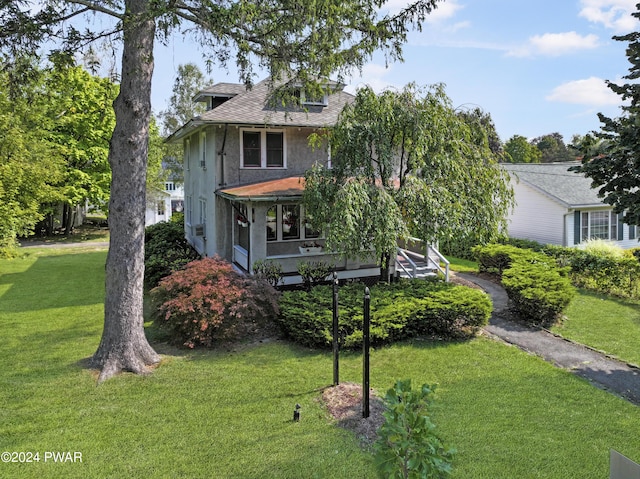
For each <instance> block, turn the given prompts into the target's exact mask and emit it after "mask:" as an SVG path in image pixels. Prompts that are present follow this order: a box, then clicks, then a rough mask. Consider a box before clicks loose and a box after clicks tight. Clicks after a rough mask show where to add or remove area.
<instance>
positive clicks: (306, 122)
mask: <svg viewBox="0 0 640 479" xmlns="http://www.w3.org/2000/svg"><path fill="white" fill-rule="evenodd" d="M329 85H331V86H333V87H335V86H339V85H338V84H336V83H334V82H330V83H329ZM271 86H272V85H271V83H270V81H269V79H266V80H262V81H261V82H260V83H257V84H256V85H254V86H253V88H252V89H251V90H246V88H245V87H244V85H235V84H232V83H218V84H215V85H212V86H211V87H208V88H207V89H206V90H204V91H203V92H201V93H199V94H198V96H196V98H201V97H202V96H203V94H208V95H215V94H219V95H220V96H229V97H231V98H229V100H227V101H225V102H224V103H222V104H221V105H219V106H217V107H216V108H213V109H212V110H208V111H206V112H204V113H202V114H201V115H200V116H198V117H196V118H193V119H192V120H190V121H189V122H188V123H187V124H186V125H184V126H183V127H181V128H180V129H179V130H178V131H176V132H174V133H173V134H172V135H171V137H170V138H169V139H168V141H172V140H176V139H179V138H181V137H183V136H184V135H185V134H186V133H188V132H190V131H192V130H193V129H195V128H198V127H200V126H202V125H205V124H231V125H254V126H271V127H274V126H275V127H278V126H279V127H282V126H289V127H310V128H323V127H330V126H333V125H334V124H335V123H336V121H337V119H338V115H339V114H340V112H341V111H342V108H343V107H344V105H345V104H347V103H350V102H352V101H353V98H354V97H353V95H351V94H349V93H346V92H344V91H342V90H341V89H340V88H338V89H336V90H334V91H333V93H331V94H330V95H329V99H328V100H329V101H328V105H327V106H323V105H306V106H305V108H304V109H302V108H290V107H288V108H285V107H282V106H278V107H274V106H272V105H270V104H269V101H268V100H269V95H270V92H271Z"/></svg>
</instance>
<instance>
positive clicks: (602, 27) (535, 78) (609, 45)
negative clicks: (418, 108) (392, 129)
mask: <svg viewBox="0 0 640 479" xmlns="http://www.w3.org/2000/svg"><path fill="white" fill-rule="evenodd" d="M636 1H637V0H535V1H531V0H527V1H523V0H445V1H444V2H440V3H439V7H438V8H437V10H436V11H435V12H434V13H433V14H432V15H431V16H430V17H429V19H428V21H427V22H426V23H425V24H424V26H423V31H422V32H412V33H411V34H410V36H409V41H408V43H407V45H406V46H405V48H404V60H405V61H404V63H393V64H391V65H389V67H388V68H385V67H384V58H382V56H379V55H376V56H375V57H374V58H373V59H372V60H371V62H370V63H369V64H368V65H366V67H365V68H364V70H363V72H362V74H361V75H360V74H359V73H358V72H355V73H354V75H353V76H352V77H351V78H349V80H348V83H349V85H348V87H347V89H348V90H349V91H355V89H356V88H357V87H358V85H363V84H368V85H370V86H372V87H373V88H374V89H376V90H377V91H381V90H382V89H384V88H389V87H392V88H393V87H395V88H401V87H403V86H404V85H406V84H407V83H410V82H415V83H417V84H419V85H430V84H434V83H444V84H445V85H446V92H447V94H448V96H449V97H450V98H451V100H452V103H453V105H454V106H455V107H459V106H468V107H475V106H479V107H480V108H482V109H483V110H484V111H485V112H488V113H490V114H491V117H492V118H493V121H494V123H495V126H496V129H497V131H498V134H499V135H500V138H501V139H502V141H507V140H508V139H509V138H511V137H512V136H513V135H516V134H517V135H522V136H525V137H527V138H534V137H537V136H541V135H545V134H549V133H554V132H558V133H560V134H562V135H563V137H564V139H565V142H566V143H569V142H570V141H571V138H572V136H573V135H574V134H580V135H584V134H586V133H588V132H590V131H592V130H598V129H599V128H600V125H601V124H600V122H599V120H598V117H597V113H598V112H602V113H604V114H605V115H607V116H614V117H615V116H618V115H619V112H620V98H619V97H618V96H617V95H615V94H614V93H613V92H611V91H610V90H609V89H608V88H607V87H606V86H605V80H611V81H614V82H621V78H622V76H623V75H625V74H627V73H628V69H629V66H630V64H629V62H628V60H627V57H626V55H625V48H626V43H625V42H620V41H614V40H612V38H611V37H612V36H613V35H620V34H626V33H629V32H631V31H636V30H639V28H638V27H640V25H639V24H638V20H636V19H635V18H634V17H632V16H631V13H632V12H634V11H635V3H636ZM403 3H406V2H402V1H400V0H391V2H389V3H388V7H389V8H391V9H394V8H400V6H401V5H402V4H403ZM188 62H193V63H196V64H197V65H198V66H199V67H200V68H201V69H202V70H203V72H204V71H206V68H205V65H204V61H203V60H202V53H201V51H199V50H198V48H197V46H196V45H193V44H189V43H187V42H185V41H184V40H183V39H182V38H181V37H180V36H179V35H176V36H174V37H173V38H172V39H171V41H170V42H169V44H168V46H166V47H161V48H158V49H157V50H156V66H155V74H154V77H155V78H154V85H153V92H152V103H153V108H154V110H155V111H156V112H158V111H160V110H162V109H164V108H166V106H167V100H168V98H169V96H170V94H171V88H172V86H173V81H174V79H175V74H176V71H177V68H178V66H179V65H180V64H184V63H188ZM232 67H233V65H230V71H229V72H226V71H224V70H219V69H218V70H216V69H214V70H213V71H212V72H211V73H210V77H211V78H212V80H213V81H215V82H219V81H230V82H237V81H238V77H237V74H236V73H235V72H234V71H233V70H232Z"/></svg>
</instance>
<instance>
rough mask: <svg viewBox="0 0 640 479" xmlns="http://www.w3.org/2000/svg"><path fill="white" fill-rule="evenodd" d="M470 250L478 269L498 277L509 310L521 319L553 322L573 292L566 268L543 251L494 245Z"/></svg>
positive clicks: (547, 324) (564, 307)
mask: <svg viewBox="0 0 640 479" xmlns="http://www.w3.org/2000/svg"><path fill="white" fill-rule="evenodd" d="M474 253H475V254H476V257H477V260H478V263H479V266H480V270H481V271H485V272H488V273H491V274H495V275H496V276H497V277H498V278H500V280H501V282H502V286H504V288H505V290H506V292H507V294H508V295H509V299H510V300H511V307H512V309H513V310H514V312H515V313H516V315H517V316H518V317H519V318H520V319H522V320H524V321H527V322H529V323H532V324H536V325H542V326H549V325H552V324H554V323H555V322H556V321H557V320H558V319H559V318H560V316H561V315H562V312H563V311H564V310H565V309H566V307H567V306H568V305H569V303H570V302H571V299H573V297H574V295H575V290H574V288H573V286H572V285H571V281H570V279H569V278H568V277H567V273H568V270H567V268H562V267H559V266H558V264H557V263H556V261H555V260H554V259H553V258H551V257H549V256H547V255H545V254H544V253H537V252H535V251H532V250H527V249H520V248H516V247H515V246H511V245H497V244H491V245H486V246H478V247H475V248H474Z"/></svg>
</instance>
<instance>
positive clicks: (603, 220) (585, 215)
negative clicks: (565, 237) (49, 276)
mask: <svg viewBox="0 0 640 479" xmlns="http://www.w3.org/2000/svg"><path fill="white" fill-rule="evenodd" d="M580 223H581V224H580V240H581V241H587V240H590V239H604V240H608V239H611V240H616V239H618V218H617V216H616V214H615V213H613V212H612V211H583V212H582V215H581V218H580Z"/></svg>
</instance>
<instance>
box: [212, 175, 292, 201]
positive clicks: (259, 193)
mask: <svg viewBox="0 0 640 479" xmlns="http://www.w3.org/2000/svg"><path fill="white" fill-rule="evenodd" d="M303 191H304V177H303V176H290V177H288V178H280V179H278V180H271V181H263V182H260V183H253V184H251V185H243V186H235V187H232V188H225V189H222V190H218V192H217V193H218V195H220V196H222V197H224V198H227V199H229V200H231V201H279V200H299V199H302V193H303Z"/></svg>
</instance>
